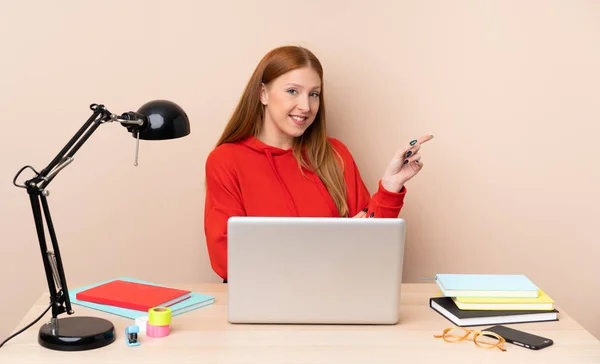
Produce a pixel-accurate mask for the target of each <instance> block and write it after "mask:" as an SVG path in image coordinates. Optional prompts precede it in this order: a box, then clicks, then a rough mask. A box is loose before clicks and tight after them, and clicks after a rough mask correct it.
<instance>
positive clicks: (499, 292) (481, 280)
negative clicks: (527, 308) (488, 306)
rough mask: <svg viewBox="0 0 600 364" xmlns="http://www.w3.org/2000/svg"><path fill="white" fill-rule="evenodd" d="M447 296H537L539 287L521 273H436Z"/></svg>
mask: <svg viewBox="0 0 600 364" xmlns="http://www.w3.org/2000/svg"><path fill="white" fill-rule="evenodd" d="M435 282H436V283H437V285H438V286H439V287H440V289H441V290H442V293H443V294H444V296H447V297H534V298H535V297H538V291H539V288H538V287H537V286H536V285H535V284H533V282H531V280H529V278H527V276H525V275H523V274H436V276H435Z"/></svg>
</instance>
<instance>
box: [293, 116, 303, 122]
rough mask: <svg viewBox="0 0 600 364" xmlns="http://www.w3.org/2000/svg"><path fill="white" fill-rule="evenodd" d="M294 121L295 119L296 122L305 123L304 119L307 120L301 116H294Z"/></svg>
mask: <svg viewBox="0 0 600 364" xmlns="http://www.w3.org/2000/svg"><path fill="white" fill-rule="evenodd" d="M292 119H294V120H296V121H304V119H306V118H303V117H300V116H292Z"/></svg>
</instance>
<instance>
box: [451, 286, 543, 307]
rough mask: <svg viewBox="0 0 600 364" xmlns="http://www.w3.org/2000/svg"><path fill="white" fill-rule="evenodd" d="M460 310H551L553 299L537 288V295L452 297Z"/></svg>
mask: <svg viewBox="0 0 600 364" xmlns="http://www.w3.org/2000/svg"><path fill="white" fill-rule="evenodd" d="M452 300H453V301H454V303H455V304H456V306H458V308H460V309H461V310H552V309H553V308H554V300H553V299H552V298H550V296H548V295H547V294H546V292H544V291H542V290H541V289H540V290H539V293H538V297H531V298H528V297H525V298H521V297H452Z"/></svg>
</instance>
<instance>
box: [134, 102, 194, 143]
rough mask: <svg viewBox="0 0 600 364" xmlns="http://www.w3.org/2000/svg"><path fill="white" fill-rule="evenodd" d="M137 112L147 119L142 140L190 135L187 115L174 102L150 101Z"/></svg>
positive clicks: (141, 136)
mask: <svg viewBox="0 0 600 364" xmlns="http://www.w3.org/2000/svg"><path fill="white" fill-rule="evenodd" d="M137 112H138V113H139V114H142V115H144V117H145V119H146V123H145V125H144V127H143V128H142V129H141V130H140V136H139V137H140V139H144V140H165V139H175V138H181V137H183V136H186V135H188V134H189V133H190V121H189V119H188V117H187V114H186V113H185V111H183V109H182V108H181V107H180V106H179V105H177V104H176V103H174V102H171V101H168V100H154V101H150V102H147V103H145V104H144V105H142V107H140V108H139V110H138V111H137ZM133 136H134V137H137V136H136V135H133Z"/></svg>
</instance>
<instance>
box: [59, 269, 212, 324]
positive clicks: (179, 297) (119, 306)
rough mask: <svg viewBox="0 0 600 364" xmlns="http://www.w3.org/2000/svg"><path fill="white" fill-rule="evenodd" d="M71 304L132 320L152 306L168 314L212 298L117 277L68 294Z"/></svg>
mask: <svg viewBox="0 0 600 364" xmlns="http://www.w3.org/2000/svg"><path fill="white" fill-rule="evenodd" d="M69 298H70V300H71V302H72V303H73V304H76V305H80V306H85V307H89V308H93V309H96V310H99V311H104V312H108V313H111V314H114V315H118V316H122V317H127V318H131V319H136V318H139V317H144V316H147V315H148V310H150V309H151V308H154V307H169V308H170V309H171V315H172V316H177V315H180V314H182V313H185V312H188V311H191V310H195V309H197V308H200V307H204V306H207V305H210V304H213V303H214V301H215V298H214V297H213V296H211V295H207V294H204V293H199V292H192V291H189V290H185V289H178V288H173V287H167V286H163V285H158V284H154V283H151V282H145V281H142V280H138V279H134V278H130V277H120V278H117V279H113V280H110V281H106V282H100V283H96V284H92V285H89V286H85V287H80V288H77V289H73V290H70V291H69Z"/></svg>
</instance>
